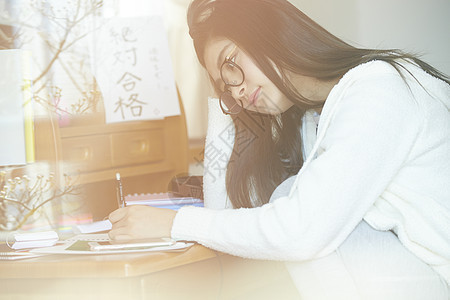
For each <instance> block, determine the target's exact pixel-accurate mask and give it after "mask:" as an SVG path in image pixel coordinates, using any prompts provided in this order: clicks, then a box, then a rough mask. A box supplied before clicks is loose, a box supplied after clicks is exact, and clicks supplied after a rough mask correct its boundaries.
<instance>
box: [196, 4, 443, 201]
mask: <svg viewBox="0 0 450 300" xmlns="http://www.w3.org/2000/svg"><path fill="white" fill-rule="evenodd" d="M188 25H189V33H190V35H191V37H192V39H193V42H194V47H195V51H196V53H197V57H198V59H199V61H200V63H201V64H202V65H203V67H205V62H204V50H205V45H206V43H207V42H208V41H209V40H210V39H212V38H217V37H222V38H227V39H229V40H231V41H233V42H234V43H235V44H237V45H238V46H239V48H241V49H243V50H244V51H245V52H246V53H247V54H248V55H250V57H251V58H252V60H253V61H254V62H255V64H256V65H257V66H258V67H259V68H260V69H261V71H262V72H263V73H264V74H265V75H266V76H267V77H268V78H269V79H270V80H271V81H272V82H273V83H274V84H275V86H277V88H278V89H279V90H280V91H281V92H282V93H283V94H284V95H286V97H287V98H288V99H289V100H290V101H292V102H293V103H294V104H295V105H294V106H293V107H291V108H290V109H289V110H287V111H286V112H284V113H283V114H281V116H270V115H262V114H256V113H252V112H249V111H245V110H244V112H243V113H240V114H239V115H237V116H233V121H234V125H235V129H236V139H235V143H234V149H233V153H232V156H231V158H230V162H229V164H228V167H227V175H226V184H227V192H228V196H229V198H230V200H231V202H232V204H233V206H234V207H235V208H237V207H253V206H259V205H262V204H264V203H267V202H268V200H269V198H270V195H271V193H272V192H273V190H274V189H275V188H276V187H277V186H278V185H279V184H280V183H281V182H282V181H283V180H284V179H285V178H287V177H289V176H291V175H294V174H296V173H298V171H299V170H300V168H301V166H302V164H303V160H302V154H301V153H302V146H301V138H300V127H301V119H302V116H303V114H304V112H305V111H306V110H307V109H311V108H318V107H321V106H323V103H324V102H325V99H323V101H322V102H317V101H312V100H310V99H308V98H306V97H304V96H302V95H301V94H300V93H299V92H298V91H297V89H296V88H295V86H294V85H293V84H292V83H291V82H290V81H289V80H288V79H287V76H286V72H293V73H296V74H301V75H304V76H309V77H313V78H317V79H319V80H324V81H325V80H332V79H338V78H341V77H342V76H343V75H344V74H345V73H346V72H348V71H349V70H350V69H352V68H354V67H356V66H358V65H360V64H362V63H365V62H368V61H372V60H382V61H385V62H388V63H389V64H391V65H392V66H393V67H394V68H396V69H397V71H398V72H399V73H400V74H402V72H401V71H402V68H403V67H402V65H401V64H400V63H399V62H398V61H399V60H401V59H406V60H410V61H412V62H414V63H416V64H417V65H419V66H420V67H421V68H422V69H423V70H425V71H426V72H427V73H429V74H431V75H433V76H435V77H438V78H440V79H442V80H444V81H446V82H447V83H449V84H450V80H449V78H448V77H447V76H446V75H444V74H442V73H440V72H439V71H438V70H436V69H434V68H433V67H431V66H430V65H428V64H427V63H425V62H424V61H422V60H420V59H418V58H417V57H416V56H414V55H412V54H409V53H405V52H402V51H400V50H396V49H389V50H376V49H360V48H356V47H353V46H351V45H349V44H348V43H346V42H344V41H342V40H341V39H339V38H337V37H336V36H334V35H332V34H331V33H329V32H328V31H327V30H325V29H324V28H322V27H321V26H320V25H318V24H317V23H315V22H314V21H313V20H311V19H310V18H309V17H308V16H306V15H305V14H303V13H302V12H301V11H300V10H298V9H297V8H296V7H295V6H293V5H292V4H290V3H289V2H288V1H286V0H194V1H193V2H192V3H191V5H190V7H189V10H188ZM406 71H407V70H406ZM402 76H403V75H402ZM252 200H253V202H252Z"/></svg>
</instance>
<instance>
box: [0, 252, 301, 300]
mask: <svg viewBox="0 0 450 300" xmlns="http://www.w3.org/2000/svg"><path fill="white" fill-rule="evenodd" d="M0 299H5V300H6V299H8V300H10V299H27V300H30V299H32V300H35V299H45V300H49V299H50V300H51V299H55V300H71V299H77V300H78V299H83V300H87V299H96V300H97V299H108V300H115V299H121V300H124V299H126V300H133V299H142V300H144V299H182V300H184V299H208V300H209V299H242V300H244V299H245V300H249V299H283V300H285V299H299V297H298V294H297V290H296V289H295V287H294V285H293V283H292V281H291V279H290V277H289V275H288V273H287V271H286V269H285V266H284V264H282V263H279V262H269V261H256V260H248V259H242V258H237V257H233V256H229V255H224V254H218V253H216V252H214V251H212V250H209V249H207V248H205V247H202V246H199V245H195V246H194V247H192V248H190V249H189V250H187V251H185V252H172V253H170V252H165V253H164V252H153V253H135V254H127V255H122V254H109V255H89V256H87V255H51V256H44V257H38V258H33V259H28V260H21V261H1V262H0Z"/></svg>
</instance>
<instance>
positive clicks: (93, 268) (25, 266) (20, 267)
mask: <svg viewBox="0 0 450 300" xmlns="http://www.w3.org/2000/svg"><path fill="white" fill-rule="evenodd" d="M216 256H217V254H216V253H215V252H214V251H212V250H210V249H207V248H205V247H202V246H200V245H194V246H192V247H190V248H189V249H187V250H184V251H174V252H147V253H130V254H101V255H70V254H69V255H67V254H60V255H45V256H40V257H35V258H29V259H24V260H16V261H0V279H1V278H68V277H70V278H74V277H83V278H86V277H94V278H98V277H103V278H108V277H131V276H140V275H145V274H150V273H155V272H158V271H162V270H167V269H170V268H174V267H178V266H182V265H186V264H191V263H195V262H199V261H202V260H206V259H210V258H214V257H216Z"/></svg>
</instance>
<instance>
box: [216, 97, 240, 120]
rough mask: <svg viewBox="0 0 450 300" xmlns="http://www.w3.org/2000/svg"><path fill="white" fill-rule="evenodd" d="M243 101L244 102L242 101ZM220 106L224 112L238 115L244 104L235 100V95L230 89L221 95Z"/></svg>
mask: <svg viewBox="0 0 450 300" xmlns="http://www.w3.org/2000/svg"><path fill="white" fill-rule="evenodd" d="M241 103H242V102H241ZM219 104H220V108H221V109H222V111H223V113H224V114H228V115H236V114H238V113H240V112H241V110H242V106H240V105H239V104H238V103H237V102H236V100H234V98H233V96H231V93H230V92H229V91H226V92H225V93H223V94H222V96H220V102H219Z"/></svg>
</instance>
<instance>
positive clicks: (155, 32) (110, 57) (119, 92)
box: [91, 15, 180, 123]
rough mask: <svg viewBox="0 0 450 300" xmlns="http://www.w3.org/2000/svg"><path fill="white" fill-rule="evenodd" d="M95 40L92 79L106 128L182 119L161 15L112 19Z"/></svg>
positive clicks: (96, 34) (103, 26)
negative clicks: (126, 122) (127, 122)
mask: <svg viewBox="0 0 450 300" xmlns="http://www.w3.org/2000/svg"><path fill="white" fill-rule="evenodd" d="M94 35H95V42H94V48H93V51H91V58H92V65H93V73H94V75H95V78H96V80H97V83H98V85H99V87H100V90H101V92H102V95H103V100H104V106H105V114H106V116H105V117H106V122H107V123H114V122H125V121H133V120H152V119H162V118H164V117H166V116H174V115H179V114H180V107H179V104H178V96H177V92H176V87H175V79H174V75H173V69H172V64H171V61H170V53H169V46H168V41H167V36H166V33H165V29H164V23H163V18H162V16H161V15H151V16H147V17H134V18H119V17H115V18H111V19H108V20H107V21H106V22H105V24H104V25H102V27H101V29H99V30H98V31H97V32H95V34H94Z"/></svg>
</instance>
